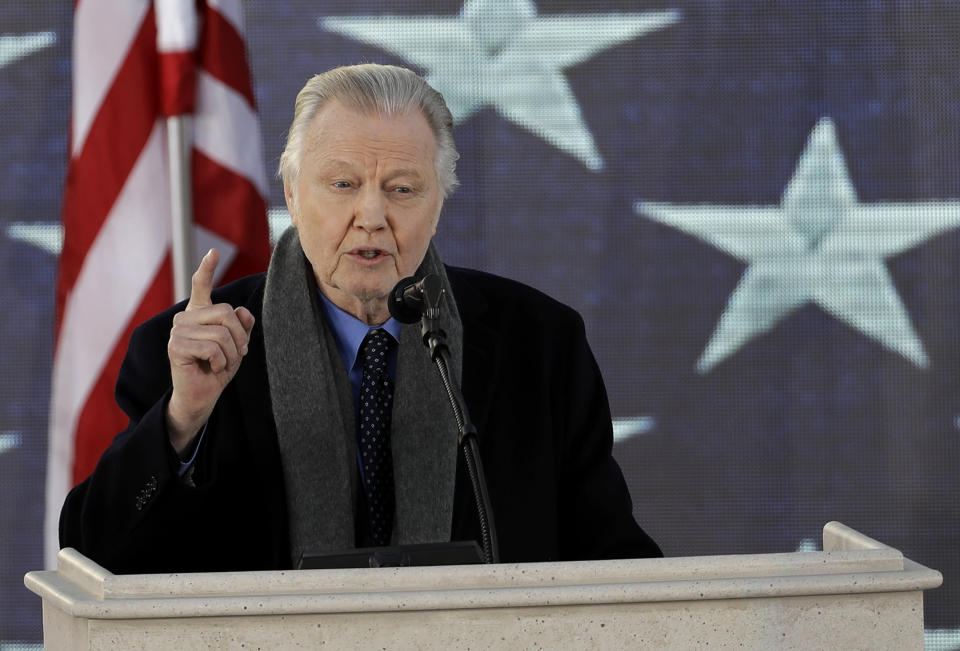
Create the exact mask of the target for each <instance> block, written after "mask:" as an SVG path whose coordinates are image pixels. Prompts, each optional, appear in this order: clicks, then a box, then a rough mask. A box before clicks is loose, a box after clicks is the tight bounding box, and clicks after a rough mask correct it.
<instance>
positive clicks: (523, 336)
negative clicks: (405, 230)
mask: <svg viewBox="0 0 960 651" xmlns="http://www.w3.org/2000/svg"><path fill="white" fill-rule="evenodd" d="M447 273H448V276H449V279H450V284H451V287H452V288H453V293H454V296H455V298H456V302H457V306H458V308H459V310H460V316H461V319H462V322H463V394H464V397H465V400H466V402H467V405H468V409H469V412H470V415H471V417H472V420H473V422H474V424H475V425H476V427H477V430H478V432H479V437H480V449H481V456H482V460H483V464H484V466H485V469H486V474H487V484H488V487H489V492H490V498H491V502H492V508H493V512H494V516H495V521H496V526H497V533H498V535H499V541H500V557H501V561H502V562H526V561H547V560H583V559H604V558H628V557H650V556H659V555H660V550H659V548H658V547H657V545H656V544H655V543H654V542H653V540H651V539H650V538H649V537H648V536H647V535H646V534H645V533H644V531H643V530H642V529H641V528H640V527H639V526H638V525H637V523H636V521H635V520H634V518H633V515H632V512H631V509H632V507H631V500H630V495H629V493H628V491H627V487H626V484H625V483H624V480H623V476H622V474H621V472H620V468H619V467H618V466H617V464H616V462H615V461H614V459H613V457H612V456H611V449H612V427H611V421H610V413H609V407H608V404H607V396H606V391H605V389H604V386H603V381H602V379H601V377H600V372H599V369H598V368H597V364H596V362H595V360H594V357H593V354H592V353H591V351H590V348H589V345H588V344H587V340H586V336H585V333H584V326H583V321H582V319H581V318H580V316H579V315H578V314H577V313H576V312H575V311H573V310H572V309H570V308H569V307H566V306H564V305H562V304H561V303H558V302H557V301H555V300H553V299H551V298H549V297H547V296H546V295H544V294H542V293H540V292H538V291H536V290H534V289H532V288H530V287H527V286H525V285H522V284H520V283H516V282H514V281H510V280H506V279H504V278H499V277H497V276H493V275H490V274H486V273H482V272H478V271H471V270H466V269H458V268H455V267H448V268H447ZM264 284H265V275H263V274H261V275H257V276H249V277H247V278H244V279H241V280H238V281H236V282H234V283H231V284H229V285H226V286H224V287H222V288H220V289H218V290H216V291H214V292H213V300H214V302H224V303H230V304H231V305H233V306H234V307H236V306H240V305H244V306H246V307H247V308H248V309H249V310H250V311H251V312H252V313H253V315H254V316H255V317H257V322H256V325H255V326H254V329H253V331H252V333H251V340H250V344H249V352H248V354H247V355H246V357H245V358H244V360H243V362H242V364H241V366H240V369H239V371H238V372H237V375H236V376H235V377H234V379H233V381H232V382H231V383H230V384H229V385H227V387H226V389H225V390H224V392H223V394H222V395H221V396H220V399H219V401H218V403H217V406H216V408H215V410H214V413H213V415H212V416H211V418H210V421H209V422H208V424H207V432H206V434H205V436H204V439H203V442H202V445H201V446H200V449H199V452H198V455H197V459H196V461H195V462H194V470H193V475H192V479H193V484H194V485H192V486H191V485H189V484H188V483H186V482H184V481H182V480H180V479H179V478H178V475H177V469H178V467H179V464H178V460H177V458H176V456H175V454H174V452H173V449H172V447H171V446H170V444H169V441H168V436H167V431H166V424H165V419H164V410H165V406H166V402H167V401H168V400H169V396H170V391H171V389H170V386H171V381H170V369H169V361H168V359H167V353H166V347H167V341H168V339H169V333H170V327H171V324H172V319H173V315H174V314H175V313H176V312H178V311H180V310H182V309H183V307H184V305H183V304H180V305H178V306H175V307H174V308H171V309H170V310H167V311H166V312H163V313H161V314H159V315H157V316H156V317H154V318H152V319H150V320H149V321H147V322H146V323H144V324H143V325H141V326H140V327H139V328H137V329H136V330H135V331H134V333H133V335H132V337H131V339H130V345H129V349H128V351H127V355H126V358H125V359H124V362H123V366H122V368H121V370H120V376H119V380H118V383H117V391H116V396H117V401H118V403H119V405H120V407H121V408H122V409H123V410H124V411H125V412H126V413H127V414H128V415H129V416H130V425H129V426H128V428H127V429H126V430H125V431H124V432H122V433H121V434H119V435H118V436H117V437H116V439H115V440H114V442H113V444H112V445H111V446H110V448H109V449H108V450H107V451H106V452H105V453H104V455H103V457H102V458H101V459H100V461H99V463H98V465H97V467H96V470H95V471H94V472H93V474H92V475H91V476H90V477H89V478H87V479H86V480H85V481H84V482H82V483H81V484H79V485H78V486H77V487H76V488H74V489H73V490H72V491H71V492H70V494H69V495H68V497H67V500H66V503H65V504H64V507H63V511H62V514H61V518H60V544H61V546H62V547H74V548H76V549H77V550H79V551H80V552H82V553H83V554H85V555H86V556H88V557H90V558H92V559H93V560H94V561H96V562H98V563H100V564H101V565H103V566H104V567H106V568H108V569H109V570H111V571H113V572H115V573H131V572H187V571H221V570H263V569H285V568H289V567H290V566H291V559H290V551H289V548H290V545H289V534H288V528H287V508H286V498H285V494H284V483H283V475H282V469H281V463H280V452H279V447H278V444H277V435H276V428H275V425H274V421H273V415H272V411H271V404H270V390H269V385H268V379H267V371H266V362H265V357H264V343H263V330H262V329H261V326H260V321H261V320H260V314H261V308H262V304H263V290H264ZM450 436H451V437H453V436H456V432H451V433H450ZM452 532H453V536H452V538H453V539H454V540H469V539H476V540H478V541H479V533H478V532H479V525H478V522H477V516H476V513H475V508H474V504H473V497H472V493H471V489H470V483H469V480H468V478H467V476H466V472H465V471H464V468H463V460H462V458H461V459H460V460H459V462H458V467H457V479H456V493H455V497H454V512H453V522H452Z"/></svg>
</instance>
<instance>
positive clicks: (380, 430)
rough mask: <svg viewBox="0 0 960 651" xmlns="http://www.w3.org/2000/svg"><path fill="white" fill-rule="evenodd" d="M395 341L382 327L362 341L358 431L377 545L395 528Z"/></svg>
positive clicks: (368, 504)
mask: <svg viewBox="0 0 960 651" xmlns="http://www.w3.org/2000/svg"><path fill="white" fill-rule="evenodd" d="M392 341H393V337H391V336H390V335H389V334H388V333H387V332H386V331H385V330H382V329H379V328H378V329H376V330H371V331H370V332H368V333H367V336H366V337H365V338H364V340H363V343H362V344H360V361H361V363H362V364H363V379H362V380H361V381H360V416H359V419H360V420H359V427H358V430H357V431H358V436H359V439H358V445H359V449H360V460H361V463H362V464H363V490H364V493H365V494H366V497H367V507H368V509H369V515H370V535H371V538H372V539H373V544H374V545H389V544H390V534H391V533H392V531H393V507H394V492H393V491H394V487H393V456H392V454H391V452H390V415H391V411H392V408H393V382H392V381H391V379H390V374H389V373H388V372H387V352H388V351H389V349H390V344H391V342H392Z"/></svg>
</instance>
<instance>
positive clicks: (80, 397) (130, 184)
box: [45, 0, 270, 567]
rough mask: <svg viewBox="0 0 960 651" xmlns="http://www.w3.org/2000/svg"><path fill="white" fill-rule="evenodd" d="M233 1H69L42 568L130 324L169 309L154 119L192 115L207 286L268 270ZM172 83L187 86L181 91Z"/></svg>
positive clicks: (198, 230)
mask: <svg viewBox="0 0 960 651" xmlns="http://www.w3.org/2000/svg"><path fill="white" fill-rule="evenodd" d="M242 28H243V25H242V8H241V5H240V0H206V2H199V3H198V2H196V1H195V0H156V2H150V0H124V1H123V2H116V1H115V0H77V1H76V3H75V17H74V40H73V49H74V52H73V106H72V123H71V139H70V162H69V167H68V170H67V182H66V188H65V191H64V202H63V226H64V246H63V252H62V254H61V259H60V269H59V278H58V286H57V320H58V323H57V347H56V355H55V359H54V369H53V398H52V405H51V414H50V429H49V446H48V459H47V486H46V491H47V492H46V504H47V512H46V521H45V538H46V540H45V562H46V565H47V567H53V566H54V565H55V562H56V553H57V550H58V547H59V545H58V540H57V522H58V518H59V513H60V508H61V506H62V504H63V499H64V497H65V496H66V494H67V491H68V490H69V489H70V487H71V486H73V485H74V484H76V483H77V482H79V481H81V480H82V479H83V478H84V477H86V476H87V475H88V474H89V473H90V472H91V471H92V470H93V468H94V466H95V464H96V461H97V459H98V458H99V456H100V454H101V452H102V451H103V450H104V449H105V448H106V447H107V445H109V443H110V441H111V440H112V439H113V437H114V436H115V435H116V434H117V433H118V432H120V431H121V430H122V429H123V428H124V427H125V426H126V418H125V416H124V415H123V413H122V412H121V411H120V409H119V408H118V407H117V406H116V404H115V403H114V401H113V387H114V384H115V382H116V377H117V373H118V371H119V368H120V363H121V361H122V359H123V355H124V352H125V351H126V347H127V341H128V339H129V336H130V333H131V331H132V330H133V328H134V327H135V326H136V325H137V324H139V323H140V322H142V321H143V320H145V319H146V318H148V317H150V316H151V315H153V314H155V313H157V312H159V311H161V310H163V309H165V308H167V307H169V305H170V304H171V303H172V302H173V281H172V271H171V262H170V241H171V225H170V198H169V189H168V188H169V181H168V177H169V172H168V165H167V152H166V150H165V148H166V133H165V129H166V127H165V120H164V116H167V115H172V114H177V113H181V112H184V111H192V112H193V119H194V127H193V131H194V147H193V151H192V154H191V164H192V183H193V215H194V223H195V234H194V240H195V242H196V245H197V246H196V248H197V250H198V251H206V250H207V249H208V248H210V247H211V246H217V247H218V248H219V249H220V252H221V260H222V262H221V265H220V268H219V269H218V272H219V273H220V275H221V278H220V279H219V280H223V281H227V280H232V279H233V278H238V277H241V276H243V275H246V274H249V273H255V272H258V271H262V270H264V269H265V268H266V266H267V263H268V261H269V256H270V248H269V246H270V245H269V234H268V228H267V220H266V196H267V181H266V177H265V176H264V170H263V158H262V153H261V145H260V138H259V123H258V120H257V114H256V105H255V102H254V97H253V90H252V87H251V84H250V71H249V68H248V67H247V63H246V52H245V47H244V42H243V35H242V34H243V31H242ZM185 80H186V81H185Z"/></svg>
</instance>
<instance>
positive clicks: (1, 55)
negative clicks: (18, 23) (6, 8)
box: [0, 32, 57, 68]
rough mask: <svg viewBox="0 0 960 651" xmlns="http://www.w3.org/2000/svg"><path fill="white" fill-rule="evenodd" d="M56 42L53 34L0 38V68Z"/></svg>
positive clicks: (5, 36)
mask: <svg viewBox="0 0 960 651" xmlns="http://www.w3.org/2000/svg"><path fill="white" fill-rule="evenodd" d="M56 40H57V35H56V34H55V33H54V32H36V33H34V34H23V35H12V34H4V35H2V36H0V68H2V67H4V66H6V65H10V64H11V63H13V62H14V61H17V60H18V59H22V58H24V57H26V56H29V55H31V54H33V53H34V52H36V51H38V50H42V49H43V48H45V47H50V46H51V45H53V44H54V43H55V42H56Z"/></svg>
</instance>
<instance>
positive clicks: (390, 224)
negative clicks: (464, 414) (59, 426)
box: [60, 65, 660, 572]
mask: <svg viewBox="0 0 960 651" xmlns="http://www.w3.org/2000/svg"><path fill="white" fill-rule="evenodd" d="M452 131H453V120H452V118H451V115H450V112H449V111H448V109H447V107H446V104H445V103H444V100H443V97H442V96H441V95H440V94H439V93H437V92H436V91H435V90H434V89H432V88H431V87H430V86H429V85H427V84H426V83H425V82H424V81H423V80H422V79H421V78H420V77H418V76H417V75H416V74H414V73H413V72H411V71H409V70H405V69H402V68H397V67H392V66H380V65H360V66H350V67H344V68H338V69H335V70H331V71H329V72H327V73H324V74H321V75H317V76H316V77H314V78H313V79H311V80H310V81H309V82H308V83H307V84H306V86H305V87H304V88H303V90H302V91H301V92H300V94H299V95H298V97H297V101H296V110H295V115H294V119H293V124H292V126H291V127H290V132H289V135H288V139H287V146H286V149H285V151H284V153H283V156H282V158H281V163H280V174H281V176H282V178H283V184H284V195H285V197H286V201H287V206H288V208H289V210H290V215H291V217H292V219H293V227H292V228H290V229H288V230H287V232H286V233H285V234H284V235H283V237H282V238H281V239H280V241H279V242H278V244H277V247H276V249H275V250H274V254H273V258H272V260H271V263H270V269H269V270H268V272H267V273H266V274H265V275H258V276H251V277H248V278H245V279H242V280H240V281H237V282H235V283H232V284H230V285H228V286H225V287H223V288H220V289H218V290H212V283H213V274H214V270H215V268H216V266H217V262H218V257H217V253H216V251H211V252H209V253H208V254H207V255H206V256H205V257H204V259H203V261H202V262H201V263H200V266H199V268H198V269H197V272H196V274H195V275H194V278H193V288H192V292H191V296H190V300H189V302H188V303H187V304H186V305H178V306H175V307H174V308H172V309H171V310H169V311H167V312H165V313H163V314H160V315H158V316H157V317H154V318H153V319H151V320H150V321H148V322H146V323H145V324H143V325H142V326H141V327H139V328H138V329H137V330H136V331H135V332H134V334H133V337H132V338H131V341H130V347H129V350H128V352H127V356H126V359H125V360H124V363H123V367H122V369H121V371H120V378H119V382H118V385H117V400H118V402H119V404H120V406H121V407H122V408H123V409H124V410H125V412H126V413H127V414H129V416H130V425H129V427H128V428H127V430H126V431H124V432H123V433H122V434H120V435H119V436H117V438H116V440H115V441H114V443H113V444H112V445H111V447H110V448H109V449H108V450H107V451H106V452H105V453H104V455H103V457H102V459H101V460H100V462H99V464H98V466H97V468H96V470H95V472H94V473H93V474H92V475H91V476H90V477H89V478H88V479H87V480H86V481H84V482H83V483H81V484H80V485H79V486H77V487H76V488H75V489H74V490H73V491H72V492H71V493H70V495H69V496H68V498H67V501H66V504H65V506H64V509H63V513H62V515H61V522H60V540H61V544H62V545H63V546H72V547H75V548H77V549H79V550H80V551H81V552H83V553H84V554H86V555H88V556H90V557H92V558H93V559H94V560H96V561H98V562H99V563H101V564H103V565H104V566H106V567H107V568H109V569H111V570H113V571H114V572H161V571H212V570H241V569H280V568H287V567H290V566H291V564H292V562H294V561H295V560H296V559H297V558H298V557H299V555H300V554H301V553H302V552H304V551H331V552H333V551H343V550H347V549H350V548H353V547H363V546H370V545H387V544H406V543H421V542H441V541H450V540H474V539H476V540H479V524H478V518H477V515H476V510H475V508H474V502H473V496H472V493H471V488H470V484H469V481H468V480H467V478H466V477H465V474H466V473H465V471H464V467H463V461H462V459H458V448H457V440H456V432H457V425H456V422H455V421H454V418H453V416H452V413H451V410H450V408H449V406H448V405H447V404H446V400H445V394H444V393H443V389H442V386H441V384H440V380H439V378H438V376H437V373H436V371H435V369H434V368H433V367H432V365H431V362H430V359H429V356H428V353H427V351H426V349H425V348H424V347H423V345H422V344H421V343H420V341H419V340H420V333H419V328H418V327H417V326H404V325H401V324H399V323H398V322H396V321H395V320H393V319H391V318H390V315H389V313H388V309H387V296H388V295H389V293H390V291H391V290H392V288H393V287H394V286H395V285H396V283H397V282H398V281H399V280H401V279H402V278H404V277H407V276H412V275H420V276H422V275H425V274H427V273H433V274H436V275H438V276H439V277H440V279H441V282H442V284H443V287H444V288H445V290H446V294H445V296H446V303H445V309H444V311H443V314H442V316H441V326H442V327H443V329H444V331H445V332H446V333H447V342H448V345H449V347H450V350H451V357H452V359H453V374H454V376H455V378H456V379H459V380H461V382H462V387H463V394H464V397H465V400H466V402H467V405H468V408H469V410H470V412H471V415H472V417H473V420H474V423H475V424H476V426H477V429H478V431H479V441H480V450H481V455H482V459H483V462H484V464H485V466H486V469H487V484H488V487H489V493H490V499H491V502H492V507H493V513H494V516H495V521H496V525H497V529H498V533H499V543H500V558H501V560H502V561H504V562H513V561H537V560H565V559H598V558H614V557H640V556H657V555H659V554H660V551H659V549H658V548H657V546H656V544H655V543H654V542H653V541H652V540H651V539H650V538H649V537H648V536H647V535H646V534H645V533H644V532H643V531H642V530H641V528H640V527H639V526H638V525H637V523H636V522H635V521H634V519H633V516H632V513H631V502H630V497H629V494H628V492H627V489H626V486H625V484H624V481H623V477H622V475H621V473H620V470H619V468H618V467H617V465H616V463H615V461H614V460H613V458H612V457H611V445H612V433H611V424H610V414H609V408H608V405H607V399H606V394H605V390H604V387H603V383H602V380H601V378H600V374H599V371H598V369H597V366H596V363H595V361H594V359H593V356H592V354H591V352H590V349H589V347H588V345H587V342H586V338H585V335H584V328H583V323H582V320H581V319H580V318H579V316H578V315H577V314H576V313H575V312H574V311H573V310H571V309H569V308H567V307H565V306H563V305H561V304H559V303H557V302H555V301H553V300H552V299H550V298H548V297H547V296H545V295H543V294H541V293H539V292H537V291H535V290H533V289H531V288H529V287H525V286H523V285H520V284H518V283H515V282H512V281H509V280H505V279H502V278H498V277H495V276H491V275H489V274H484V273H481V272H477V271H469V270H465V269H456V268H452V267H446V266H444V265H443V264H442V263H441V261H440V259H439V257H438V255H437V253H436V251H435V250H434V248H433V247H432V246H431V238H432V237H433V235H434V234H435V233H436V229H437V223H438V221H439V219H440V212H441V208H442V206H443V200H444V198H445V197H446V196H447V194H448V193H449V192H450V191H451V190H452V189H453V188H454V187H455V186H456V184H457V181H456V176H455V166H456V161H457V158H458V154H457V152H456V148H455V145H454V142H453V133H452Z"/></svg>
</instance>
